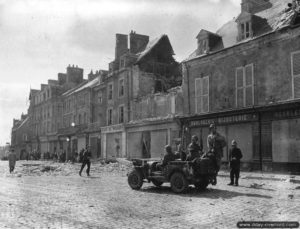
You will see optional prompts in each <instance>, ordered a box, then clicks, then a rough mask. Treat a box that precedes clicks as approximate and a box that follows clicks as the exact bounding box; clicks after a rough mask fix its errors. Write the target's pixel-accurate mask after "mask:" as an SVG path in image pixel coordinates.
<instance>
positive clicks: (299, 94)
mask: <svg viewBox="0 0 300 229" xmlns="http://www.w3.org/2000/svg"><path fill="white" fill-rule="evenodd" d="M292 77H293V97H294V99H298V98H300V51H297V52H294V53H292Z"/></svg>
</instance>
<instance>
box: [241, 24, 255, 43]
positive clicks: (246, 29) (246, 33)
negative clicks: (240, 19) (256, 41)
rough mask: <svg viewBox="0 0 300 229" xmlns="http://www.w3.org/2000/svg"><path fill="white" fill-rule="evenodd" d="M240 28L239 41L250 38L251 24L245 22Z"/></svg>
mask: <svg viewBox="0 0 300 229" xmlns="http://www.w3.org/2000/svg"><path fill="white" fill-rule="evenodd" d="M240 26H241V34H240V37H241V40H243V39H247V38H249V37H251V35H252V30H251V22H249V21H247V22H244V23H240Z"/></svg>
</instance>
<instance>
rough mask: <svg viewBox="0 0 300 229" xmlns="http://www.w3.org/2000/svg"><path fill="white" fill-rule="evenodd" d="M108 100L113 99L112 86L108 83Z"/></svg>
mask: <svg viewBox="0 0 300 229" xmlns="http://www.w3.org/2000/svg"><path fill="white" fill-rule="evenodd" d="M107 91H108V94H107V95H108V100H112V99H113V84H112V83H110V84H108V90H107Z"/></svg>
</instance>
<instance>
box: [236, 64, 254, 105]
mask: <svg viewBox="0 0 300 229" xmlns="http://www.w3.org/2000/svg"><path fill="white" fill-rule="evenodd" d="M235 77H236V106H237V107H248V106H253V105H254V86H253V85H254V80H253V64H249V65H246V66H245V67H238V68H236V75H235Z"/></svg>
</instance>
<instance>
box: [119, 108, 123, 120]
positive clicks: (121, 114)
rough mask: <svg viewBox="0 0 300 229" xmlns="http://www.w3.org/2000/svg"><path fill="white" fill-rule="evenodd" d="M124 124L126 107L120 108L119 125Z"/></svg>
mask: <svg viewBox="0 0 300 229" xmlns="http://www.w3.org/2000/svg"><path fill="white" fill-rule="evenodd" d="M123 122H124V106H123V105H122V106H119V123H123Z"/></svg>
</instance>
